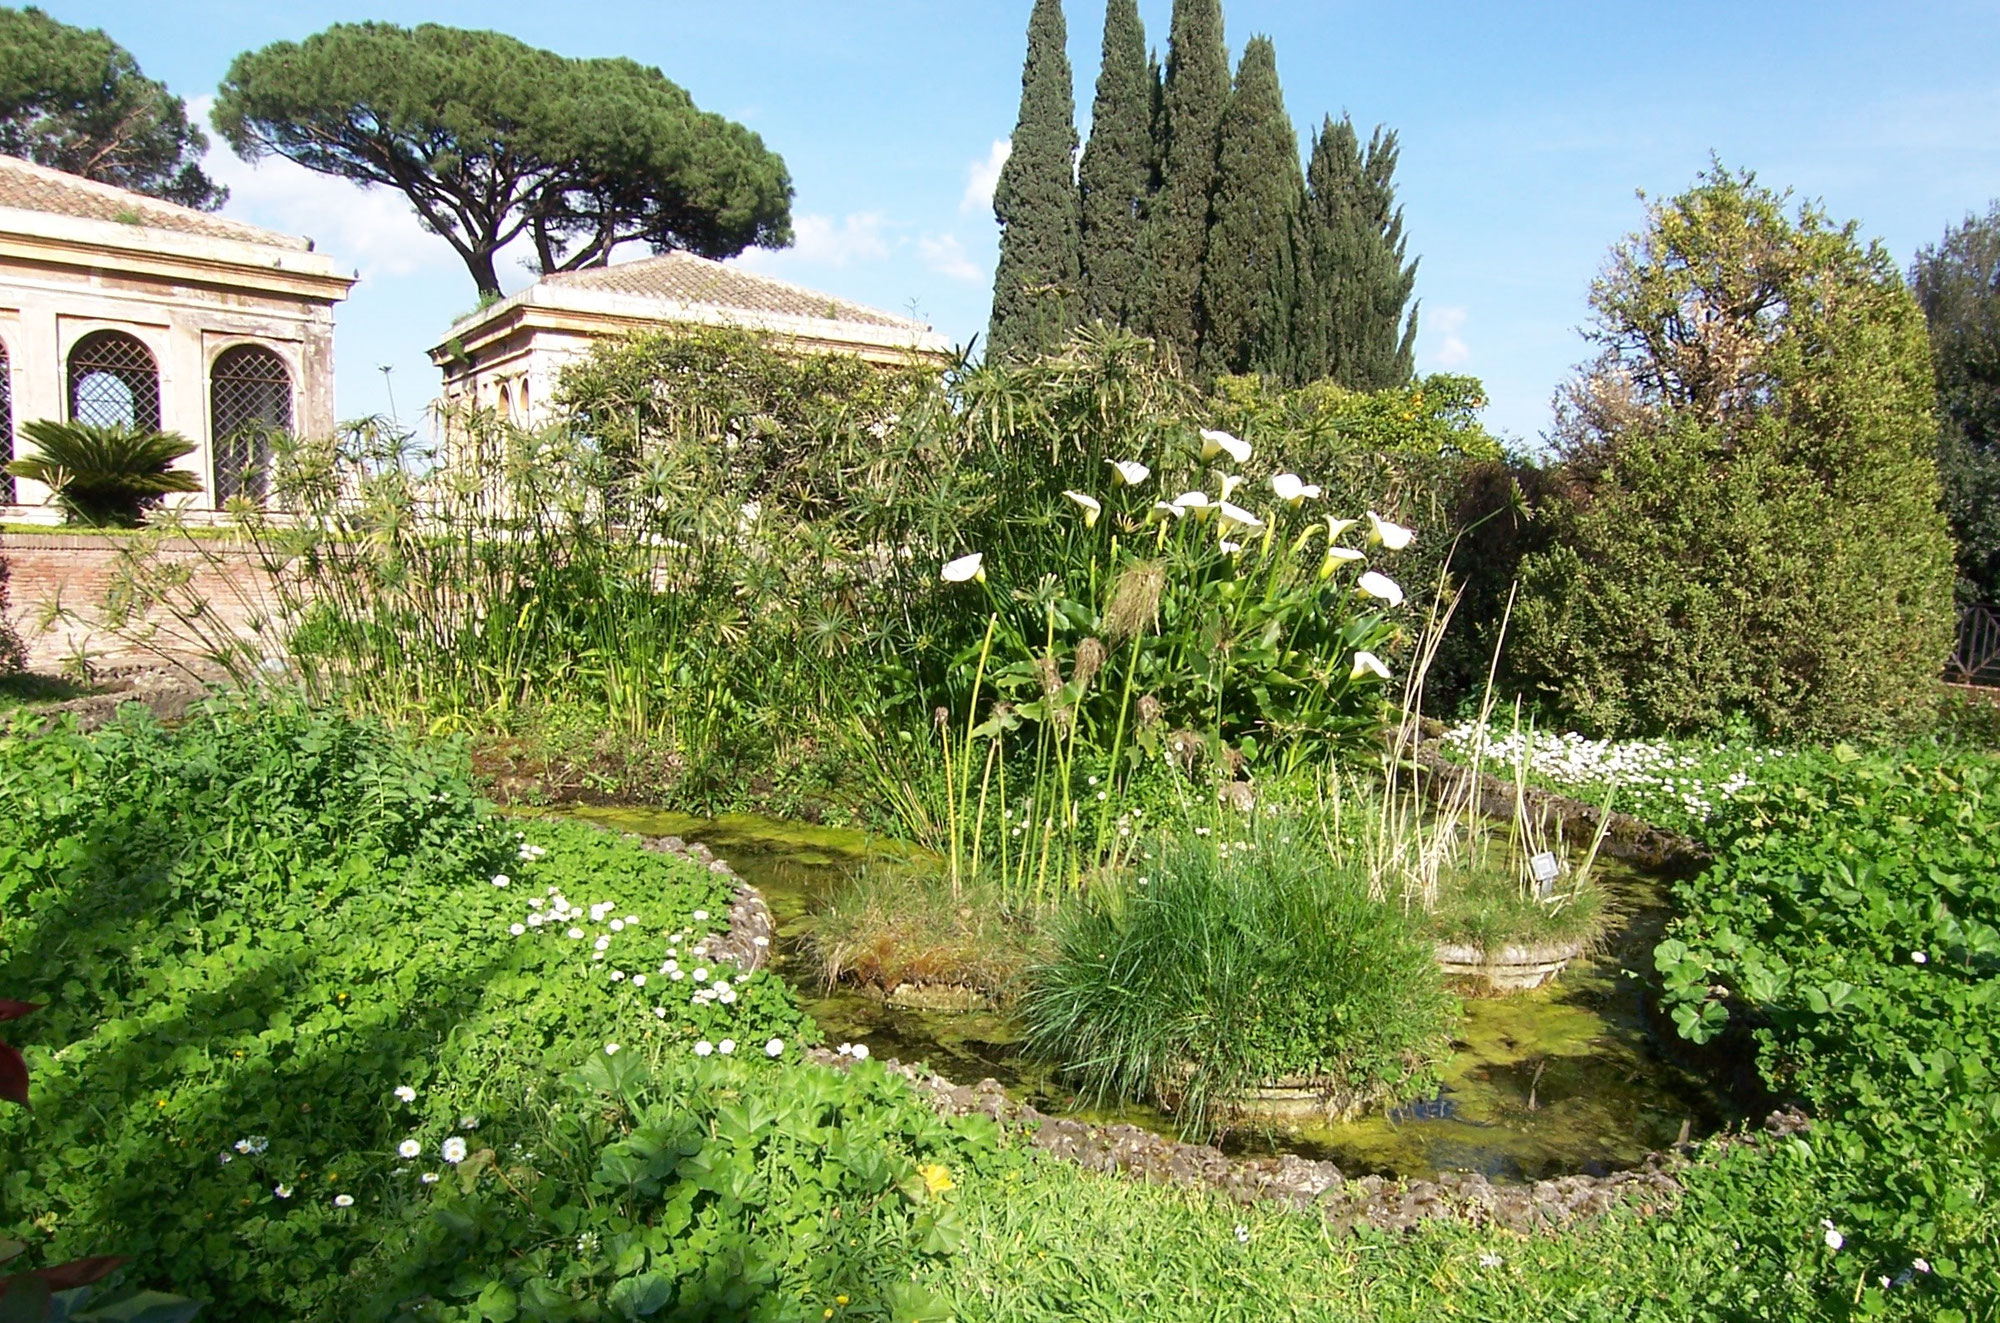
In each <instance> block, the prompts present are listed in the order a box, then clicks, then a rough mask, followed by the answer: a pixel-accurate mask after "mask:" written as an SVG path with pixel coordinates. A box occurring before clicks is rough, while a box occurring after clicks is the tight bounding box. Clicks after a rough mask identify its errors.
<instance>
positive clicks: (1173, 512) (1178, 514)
mask: <svg viewBox="0 0 2000 1323" xmlns="http://www.w3.org/2000/svg"><path fill="white" fill-rule="evenodd" d="M1186 514H1187V510H1186V509H1185V508H1184V507H1182V506H1178V505H1175V504H1174V503H1173V502H1171V501H1155V502H1153V508H1152V509H1151V510H1148V511H1147V512H1146V522H1147V523H1149V524H1159V523H1165V522H1166V521H1167V520H1169V519H1180V518H1183V517H1184V516H1185V515H1186Z"/></svg>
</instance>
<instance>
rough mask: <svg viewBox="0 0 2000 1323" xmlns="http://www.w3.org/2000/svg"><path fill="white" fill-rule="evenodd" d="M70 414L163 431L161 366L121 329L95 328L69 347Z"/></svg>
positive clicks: (81, 419) (79, 419) (80, 419)
mask: <svg viewBox="0 0 2000 1323" xmlns="http://www.w3.org/2000/svg"><path fill="white" fill-rule="evenodd" d="M69 417H70V421H71V422H75V423H95V424H97V425H99V426H101V427H132V428H137V429H138V430H139V431H142V432H157V431H159V430H160V370H159V368H158V367H157V366H156V365H155V364H154V362H153V355H152V353H151V351H149V350H148V349H147V348H146V346H144V345H142V344H140V343H139V342H138V340H136V339H134V338H133V337H132V336H129V335H127V334H125V332H123V331H92V332H91V333H90V334H89V335H86V336H84V337H83V339H81V340H78V341H77V342H76V344H75V345H74V346H72V347H71V349H70V351H69Z"/></svg>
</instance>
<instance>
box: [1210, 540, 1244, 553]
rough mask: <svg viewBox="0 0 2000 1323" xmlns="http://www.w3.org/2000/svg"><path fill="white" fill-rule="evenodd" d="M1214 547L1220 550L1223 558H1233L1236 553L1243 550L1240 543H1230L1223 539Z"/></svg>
mask: <svg viewBox="0 0 2000 1323" xmlns="http://www.w3.org/2000/svg"><path fill="white" fill-rule="evenodd" d="M1216 545H1217V546H1218V547H1220V548H1222V554H1223V555H1225V556H1234V555H1235V554H1236V553H1237V552H1239V551H1241V550H1243V544H1242V543H1241V542H1231V541H1230V540H1229V539H1228V538H1223V539H1222V540H1221V541H1219V542H1217V543H1216Z"/></svg>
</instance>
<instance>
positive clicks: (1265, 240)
mask: <svg viewBox="0 0 2000 1323" xmlns="http://www.w3.org/2000/svg"><path fill="white" fill-rule="evenodd" d="M1219 143H1220V146H1219V150H1218V152H1217V160H1216V173H1215V199H1214V202H1213V204H1212V206H1211V208H1210V215H1211V217H1212V222H1211V224H1210V226H1209V231H1208V256H1207V260H1206V261H1205V262H1204V263H1203V265H1202V270H1201V318H1202V320H1201V356H1200V360H1199V362H1200V367H1201V372H1202V375H1203V376H1205V377H1213V376H1216V375H1219V374H1221V373H1225V372H1247V371H1253V370H1254V371H1258V372H1266V373H1272V374H1274V375H1279V376H1283V375H1285V370H1286V367H1287V344H1288V341H1289V333H1290V321H1291V317H1290V314H1291V309H1292V305H1293V303H1294V302H1295V300H1296V298H1297V294H1298V277H1297V274H1296V271H1297V267H1296V263H1295V260H1294V258H1295V255H1294V252H1293V240H1294V230H1295V227H1296V225H1297V222H1298V217H1299V211H1300V205H1301V201H1302V198H1303V195H1304V192H1305V179H1304V177H1303V176H1302V175H1301V173H1300V171H1299V140H1298V135H1297V134H1296V133H1294V132H1293V130H1292V120H1291V116H1289V115H1287V114H1286V113H1285V98H1284V93H1283V92H1282V91H1281V90H1280V88H1279V86H1278V55H1277V51H1276V50H1275V49H1274V48H1273V47H1272V45H1271V40H1270V38H1268V37H1252V38H1251V39H1250V43H1249V44H1248V45H1247V46H1245V47H1244V48H1243V61H1242V63H1241V64H1239V65H1238V66H1237V69H1236V90H1235V91H1234V92H1233V93H1232V94H1231V96H1230V98H1229V107H1228V109H1227V111H1226V112H1225V113H1224V114H1223V117H1222V129H1221V133H1220V136H1219Z"/></svg>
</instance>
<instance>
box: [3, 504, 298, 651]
mask: <svg viewBox="0 0 2000 1323" xmlns="http://www.w3.org/2000/svg"><path fill="white" fill-rule="evenodd" d="M136 536H139V535H135V534H117V533H68V532H50V533H13V532H9V533H0V560H5V561H6V562H7V563H8V566H9V568H10V570H11V572H12V574H11V579H10V582H9V585H8V596H9V599H10V601H9V611H10V614H12V616H13V617H14V621H15V624H16V626H17V627H18V629H19V630H20V634H21V642H22V643H23V644H24V645H26V647H27V651H28V666H29V669H31V670H37V671H54V670H57V669H59V668H60V667H61V666H62V665H63V663H64V662H65V661H67V660H69V659H70V658H72V657H75V656H77V655H78V654H79V653H82V654H84V655H87V656H89V657H90V658H91V659H92V660H93V661H95V662H100V663H119V662H131V661H140V660H157V659H158V658H159V657H160V656H161V655H162V654H163V653H164V654H165V655H166V656H168V657H175V658H186V659H189V660H192V659H193V658H194V657H195V655H196V653H197V651H198V650H197V648H196V645H195V642H194V640H192V639H191V638H188V637H186V636H185V631H183V630H178V629H176V627H175V625H174V622H172V621H167V622H165V623H164V624H162V625H161V626H160V628H159V629H158V631H157V632H156V633H154V634H153V636H152V637H151V638H150V639H149V640H147V641H146V642H143V643H142V642H140V641H137V640H136V639H135V638H131V637H125V636H123V635H122V634H121V633H119V632H114V631H112V630H110V629H108V628H106V627H105V625H104V624H103V622H102V612H103V609H104V605H105V600H106V598H107V596H108V595H109V594H110V593H111V591H112V589H113V588H114V587H115V586H116V584H117V583H118V579H119V566H120V558H121V555H122V554H123V553H124V552H125V551H127V550H129V549H131V548H132V547H134V546H135V545H137V544H136V543H135V541H134V538H135V537H136ZM158 555H159V557H160V560H161V561H162V562H163V563H164V564H166V565H168V566H172V567H174V568H175V569H176V570H184V572H185V573H186V574H187V576H188V578H187V592H188V594H189V595H190V596H194V597H199V598H200V599H201V600H203V601H204V602H206V603H207V609H208V611H209V612H210V613H212V615H213V618H214V623H215V625H216V626H220V627H224V628H227V629H229V630H232V631H234V632H236V633H238V634H243V635H248V634H250V633H252V632H253V630H252V621H253V619H254V618H255V617H257V616H258V615H260V614H266V613H269V614H275V613H276V611H277V598H276V594H275V593H274V592H273V591H272V588H271V582H270V578H269V576H268V575H266V574H265V573H264V571H263V570H262V569H261V568H260V566H259V563H258V556H257V552H256V550H255V549H254V548H252V547H251V546H249V545H248V544H246V543H240V542H232V541H229V540H227V539H225V538H221V537H215V538H209V537H203V538H202V541H201V543H200V545H199V546H195V545H192V544H190V543H189V542H187V541H186V540H184V539H183V540H181V541H180V542H179V544H178V545H168V546H166V547H163V548H161V549H160V550H159V552H158ZM58 607H60V608H62V611H63V614H61V615H58V614H57V608H58ZM44 622H46V624H47V627H46V628H44V627H43V626H44Z"/></svg>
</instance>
